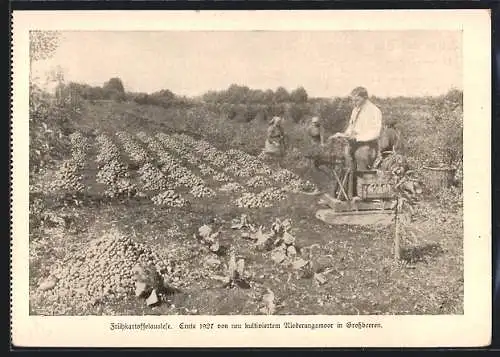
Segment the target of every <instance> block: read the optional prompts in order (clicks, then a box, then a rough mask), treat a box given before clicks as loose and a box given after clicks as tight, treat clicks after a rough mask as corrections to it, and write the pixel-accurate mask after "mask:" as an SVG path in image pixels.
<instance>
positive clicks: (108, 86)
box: [102, 77, 126, 102]
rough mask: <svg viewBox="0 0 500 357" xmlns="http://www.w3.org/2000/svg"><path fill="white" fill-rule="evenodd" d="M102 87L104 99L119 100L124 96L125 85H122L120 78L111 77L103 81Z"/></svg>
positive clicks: (123, 98)
mask: <svg viewBox="0 0 500 357" xmlns="http://www.w3.org/2000/svg"><path fill="white" fill-rule="evenodd" d="M102 88H103V90H104V93H105V97H106V99H111V100H115V101H119V102H121V101H123V100H125V98H126V97H125V87H124V86H123V82H122V80H121V79H120V78H117V77H115V78H111V79H110V80H109V81H107V82H106V83H104V85H103V87H102Z"/></svg>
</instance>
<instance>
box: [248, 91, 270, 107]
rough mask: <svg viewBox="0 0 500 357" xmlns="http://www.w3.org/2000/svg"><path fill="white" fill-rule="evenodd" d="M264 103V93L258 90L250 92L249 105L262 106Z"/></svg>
mask: <svg viewBox="0 0 500 357" xmlns="http://www.w3.org/2000/svg"><path fill="white" fill-rule="evenodd" d="M265 101H266V93H264V91H262V90H260V89H256V90H253V91H251V94H250V103H254V104H263V103H265Z"/></svg>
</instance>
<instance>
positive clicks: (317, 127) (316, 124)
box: [307, 117, 325, 146]
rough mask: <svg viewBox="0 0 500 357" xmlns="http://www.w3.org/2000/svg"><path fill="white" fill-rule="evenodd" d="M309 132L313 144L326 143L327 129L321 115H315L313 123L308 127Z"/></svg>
mask: <svg viewBox="0 0 500 357" xmlns="http://www.w3.org/2000/svg"><path fill="white" fill-rule="evenodd" d="M307 133H308V134H309V138H310V140H311V143H312V144H313V145H321V146H323V145H325V131H324V129H323V125H321V123H320V120H319V117H313V118H312V119H311V124H310V125H309V127H308V128H307Z"/></svg>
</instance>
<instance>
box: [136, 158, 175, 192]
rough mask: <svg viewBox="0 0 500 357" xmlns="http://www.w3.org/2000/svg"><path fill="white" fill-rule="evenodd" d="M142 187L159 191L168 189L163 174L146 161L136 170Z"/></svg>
mask: <svg viewBox="0 0 500 357" xmlns="http://www.w3.org/2000/svg"><path fill="white" fill-rule="evenodd" d="M138 172H139V174H140V175H141V176H140V180H141V182H142V184H143V189H144V190H146V191H160V190H162V191H163V190H167V189H169V184H168V181H167V178H166V177H165V175H164V174H163V173H162V172H161V171H160V170H159V169H158V168H157V167H156V166H154V165H152V164H150V163H147V164H144V165H143V166H142V167H141V168H140V169H139V170H138Z"/></svg>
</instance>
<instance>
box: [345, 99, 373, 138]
mask: <svg viewBox="0 0 500 357" xmlns="http://www.w3.org/2000/svg"><path fill="white" fill-rule="evenodd" d="M381 130H382V112H381V111H380V109H379V108H377V106H376V105H375V104H373V103H372V102H370V101H369V100H366V101H365V102H364V103H363V104H362V105H361V107H359V108H354V109H353V110H352V113H351V118H350V120H349V126H348V127H347V129H346V131H345V132H344V134H346V135H348V136H352V137H354V139H355V140H356V141H371V140H376V139H378V137H379V136H380V132H381Z"/></svg>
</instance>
